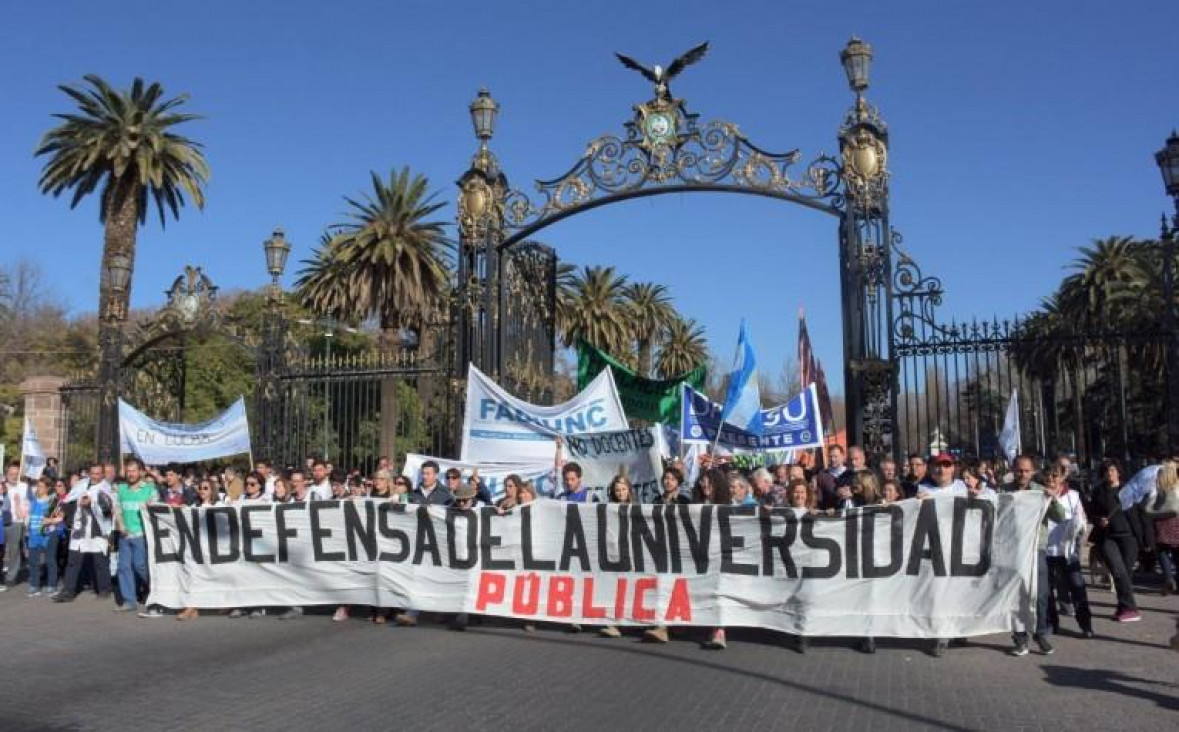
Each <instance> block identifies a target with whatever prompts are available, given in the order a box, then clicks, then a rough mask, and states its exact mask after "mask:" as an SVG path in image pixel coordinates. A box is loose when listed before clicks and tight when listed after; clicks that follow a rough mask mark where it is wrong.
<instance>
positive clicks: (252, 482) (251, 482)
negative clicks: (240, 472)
mask: <svg viewBox="0 0 1179 732" xmlns="http://www.w3.org/2000/svg"><path fill="white" fill-rule="evenodd" d="M246 485H258V481H256V480H247V481H246Z"/></svg>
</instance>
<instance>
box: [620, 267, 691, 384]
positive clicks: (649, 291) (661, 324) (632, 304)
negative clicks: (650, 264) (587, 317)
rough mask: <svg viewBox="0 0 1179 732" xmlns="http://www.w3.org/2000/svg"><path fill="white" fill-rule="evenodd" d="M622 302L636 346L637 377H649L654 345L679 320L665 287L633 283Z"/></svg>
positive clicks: (650, 283)
mask: <svg viewBox="0 0 1179 732" xmlns="http://www.w3.org/2000/svg"><path fill="white" fill-rule="evenodd" d="M623 298H624V300H625V308H626V313H627V318H628V320H629V321H630V331H631V336H632V337H633V338H634V342H635V347H636V348H635V351H636V356H637V357H638V372H639V375H640V376H646V377H650V376H651V368H652V360H653V358H652V357H653V354H654V350H655V345H656V341H657V339H658V337H659V336H660V335H662V333H663V332H664V330H665V329H666V328H667V325H668V324H669V323H671V322H672V320H674V319H676V318H677V317H678V316H677V315H676V312H675V309H674V308H673V307H672V306H671V298H670V297H669V296H668V294H667V287H665V286H664V285H657V284H655V283H653V282H632V283H631V284H630V285H628V286H627V288H626V290H625V291H624V292H623Z"/></svg>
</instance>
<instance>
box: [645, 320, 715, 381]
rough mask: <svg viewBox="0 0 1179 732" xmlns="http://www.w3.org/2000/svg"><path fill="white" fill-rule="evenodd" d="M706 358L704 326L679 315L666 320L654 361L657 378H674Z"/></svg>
mask: <svg viewBox="0 0 1179 732" xmlns="http://www.w3.org/2000/svg"><path fill="white" fill-rule="evenodd" d="M707 360H708V341H706V340H705V338H704V327H703V326H701V325H700V324H699V323H697V322H696V321H695V320H692V319H690V318H689V319H684V318H681V317H679V316H675V317H673V318H672V319H671V320H670V321H668V323H667V324H666V325H665V326H664V333H663V346H662V347H661V348H660V349H659V358H658V359H657V362H656V373H657V374H658V375H659V378H661V379H674V378H675V377H677V376H681V375H683V374H686V373H687V372H689V371H691V370H692V369H694V368H696V367H697V366H699V365H700V364H702V363H704V362H705V361H707Z"/></svg>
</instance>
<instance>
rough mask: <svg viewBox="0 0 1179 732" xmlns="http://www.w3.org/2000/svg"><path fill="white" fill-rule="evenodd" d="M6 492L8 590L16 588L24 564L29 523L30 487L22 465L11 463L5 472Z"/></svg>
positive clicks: (6, 583) (5, 545) (5, 527)
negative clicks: (24, 478)
mask: <svg viewBox="0 0 1179 732" xmlns="http://www.w3.org/2000/svg"><path fill="white" fill-rule="evenodd" d="M4 491H5V492H6V495H7V501H8V511H9V513H10V514H11V515H10V516H9V517H6V525H5V526H4V529H3V531H4V539H5V541H4V547H5V550H4V565H5V566H4V571H3V574H2V575H0V576H3V577H4V584H3V585H0V586H2V587H4V588H5V589H7V588H8V587H15V586H16V578H17V575H19V574H20V568H21V564H22V563H23V562H24V542H25V527H26V526H27V525H28V523H29V486H28V484H27V483H25V482H24V481H22V480H21V479H20V463H16V462H13V463H9V464H8V468H7V469H6V470H5V471H4Z"/></svg>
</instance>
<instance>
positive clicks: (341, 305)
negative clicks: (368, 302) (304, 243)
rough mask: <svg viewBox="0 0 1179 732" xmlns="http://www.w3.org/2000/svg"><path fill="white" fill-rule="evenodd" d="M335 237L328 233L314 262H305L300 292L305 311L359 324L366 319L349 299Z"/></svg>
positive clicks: (298, 288) (312, 260) (303, 262)
mask: <svg viewBox="0 0 1179 732" xmlns="http://www.w3.org/2000/svg"><path fill="white" fill-rule="evenodd" d="M334 245H335V237H333V236H332V234H331V232H328V231H325V232H324V233H323V234H321V235H320V237H319V247H317V248H316V249H315V251H314V252H312V255H311V258H310V259H304V260H303V261H302V263H301V264H302V265H303V267H302V269H300V270H299V279H298V280H297V281H296V282H295V288H296V292H297V293H298V295H299V299H300V301H301V302H302V305H303V307H305V308H307V309H308V310H311V311H312V312H315V313H318V314H319V315H322V316H324V317H327V318H333V319H335V320H340V321H350V322H355V321H358V320H362V319H363V318H364V314H363V313H358V312H357V311H356V308H355V304H356V301H355V300H353V299H352V298H351V297H350V296H349V289H348V286H347V284H346V282H345V278H344V277H343V273H342V267H341V265H340V259H339V257H337V256H336V255H335V252H336V247H335V246H334Z"/></svg>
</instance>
